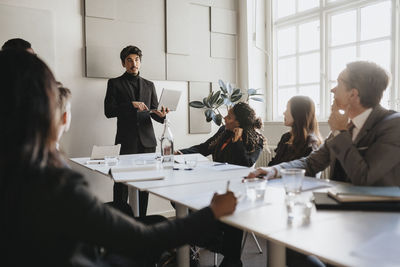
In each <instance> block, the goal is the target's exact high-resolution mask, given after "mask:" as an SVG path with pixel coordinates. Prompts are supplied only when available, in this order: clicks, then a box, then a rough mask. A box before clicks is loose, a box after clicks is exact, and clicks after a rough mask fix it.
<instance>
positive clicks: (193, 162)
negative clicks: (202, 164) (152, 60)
mask: <svg viewBox="0 0 400 267" xmlns="http://www.w3.org/2000/svg"><path fill="white" fill-rule="evenodd" d="M183 159H184V161H185V165H186V168H187V169H188V170H193V169H194V168H195V167H196V166H197V155H185V157H184V158H183Z"/></svg>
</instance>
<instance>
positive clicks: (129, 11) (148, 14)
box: [116, 0, 165, 34]
mask: <svg viewBox="0 0 400 267" xmlns="http://www.w3.org/2000/svg"><path fill="white" fill-rule="evenodd" d="M116 1H117V7H116V19H117V20H120V21H125V22H134V23H141V24H145V25H143V26H146V25H148V24H155V25H162V27H163V28H164V25H165V24H164V17H165V15H164V14H165V3H164V0H145V1H144V0H116ZM160 23H161V24H160ZM150 34H152V33H150Z"/></svg>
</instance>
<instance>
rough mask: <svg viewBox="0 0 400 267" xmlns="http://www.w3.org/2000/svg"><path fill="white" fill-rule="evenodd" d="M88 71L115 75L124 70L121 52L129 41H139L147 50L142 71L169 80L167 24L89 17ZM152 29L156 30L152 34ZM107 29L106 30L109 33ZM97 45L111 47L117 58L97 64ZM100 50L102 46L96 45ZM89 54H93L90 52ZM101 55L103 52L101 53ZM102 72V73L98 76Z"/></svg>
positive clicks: (109, 76) (143, 49) (87, 32)
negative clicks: (167, 71) (165, 34)
mask: <svg viewBox="0 0 400 267" xmlns="http://www.w3.org/2000/svg"><path fill="white" fill-rule="evenodd" d="M85 26H86V52H87V57H86V73H87V76H88V77H102V78H111V77H115V75H114V74H115V73H120V74H122V73H123V72H124V69H123V67H122V66H121V60H120V58H119V52H120V51H121V50H122V49H123V48H124V47H125V46H127V45H136V46H138V47H139V48H140V49H141V50H142V52H143V58H142V66H141V71H140V72H141V75H142V76H143V77H145V78H147V79H154V80H165V52H164V28H163V27H159V26H157V25H153V24H145V25H142V24H137V23H129V22H124V21H118V20H108V19H101V18H92V17H86V24H85ZM149 32H151V33H152V34H149ZM105 33H106V34H105ZM93 47H102V51H104V52H106V51H105V50H104V49H105V48H109V49H110V52H109V53H108V55H110V54H115V51H118V53H117V54H116V57H115V58H109V59H110V60H113V61H102V63H101V62H100V63H101V64H102V65H104V66H98V67H96V68H95V70H93V71H92V70H90V68H92V67H94V66H95V64H97V63H96V62H97V61H95V62H92V60H94V59H95V58H94V55H95V53H94V52H91V51H90V49H92V48H93ZM96 51H97V52H99V50H98V49H96ZM89 54H90V55H91V56H89ZM97 57H99V58H101V57H102V54H97ZM97 75H98V76H97Z"/></svg>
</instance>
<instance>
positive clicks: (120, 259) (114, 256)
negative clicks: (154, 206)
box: [99, 202, 167, 267]
mask: <svg viewBox="0 0 400 267" xmlns="http://www.w3.org/2000/svg"><path fill="white" fill-rule="evenodd" d="M106 205H109V206H111V207H113V208H116V209H118V210H119V211H121V212H123V213H125V214H126V215H128V216H130V217H133V218H135V220H137V221H139V222H141V223H144V224H146V225H152V224H156V223H160V222H163V221H166V220H167V219H166V218H165V217H163V216H160V215H151V216H146V217H144V216H143V217H140V218H136V217H134V216H133V212H132V209H131V207H130V206H129V205H128V203H125V204H124V205H119V206H116V205H115V203H113V202H108V203H106ZM161 253H162V251H152V252H151V253H148V255H146V256H145V257H144V258H142V259H132V258H129V257H126V256H122V255H120V254H118V253H114V252H109V253H106V254H105V255H104V256H103V259H102V261H103V262H105V263H107V264H106V265H107V266H113V267H150V266H151V267H154V266H155V264H156V262H157V261H159V259H160V256H161ZM99 266H100V265H99Z"/></svg>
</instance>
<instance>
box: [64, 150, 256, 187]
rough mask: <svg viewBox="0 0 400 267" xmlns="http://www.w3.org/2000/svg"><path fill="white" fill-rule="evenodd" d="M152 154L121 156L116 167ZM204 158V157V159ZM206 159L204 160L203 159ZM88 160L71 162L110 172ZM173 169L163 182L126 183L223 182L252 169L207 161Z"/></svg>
mask: <svg viewBox="0 0 400 267" xmlns="http://www.w3.org/2000/svg"><path fill="white" fill-rule="evenodd" d="M154 156H155V154H154V153H148V154H134V155H121V156H120V160H119V162H118V165H117V166H118V167H123V166H131V165H133V164H134V162H135V161H136V160H140V159H146V158H148V159H149V160H150V159H154ZM175 157H176V160H178V161H180V160H181V159H182V158H183V157H184V155H179V156H175ZM204 158H205V157H204ZM205 159H206V158H205ZM88 160H89V158H88V157H85V158H72V159H71V161H73V162H75V163H77V164H79V165H81V166H84V167H86V168H89V169H91V170H94V171H97V172H99V173H102V174H104V175H108V172H109V170H110V167H109V166H106V165H105V164H86V162H87V161H88ZM175 167H177V168H179V170H172V169H164V170H162V173H163V174H164V176H165V178H164V179H163V180H155V181H141V182H128V183H127V184H129V185H130V186H132V187H134V188H137V189H139V190H147V189H149V188H157V187H166V186H174V185H182V184H194V183H204V182H209V181H216V180H223V181H226V180H227V179H233V178H235V179H241V178H243V177H244V176H246V175H247V174H248V173H249V172H250V171H252V170H253V169H252V168H245V167H242V166H237V165H231V164H223V165H221V164H219V163H216V162H211V161H208V160H204V159H203V160H199V161H198V163H197V166H196V167H195V168H193V170H185V166H184V164H175Z"/></svg>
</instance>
